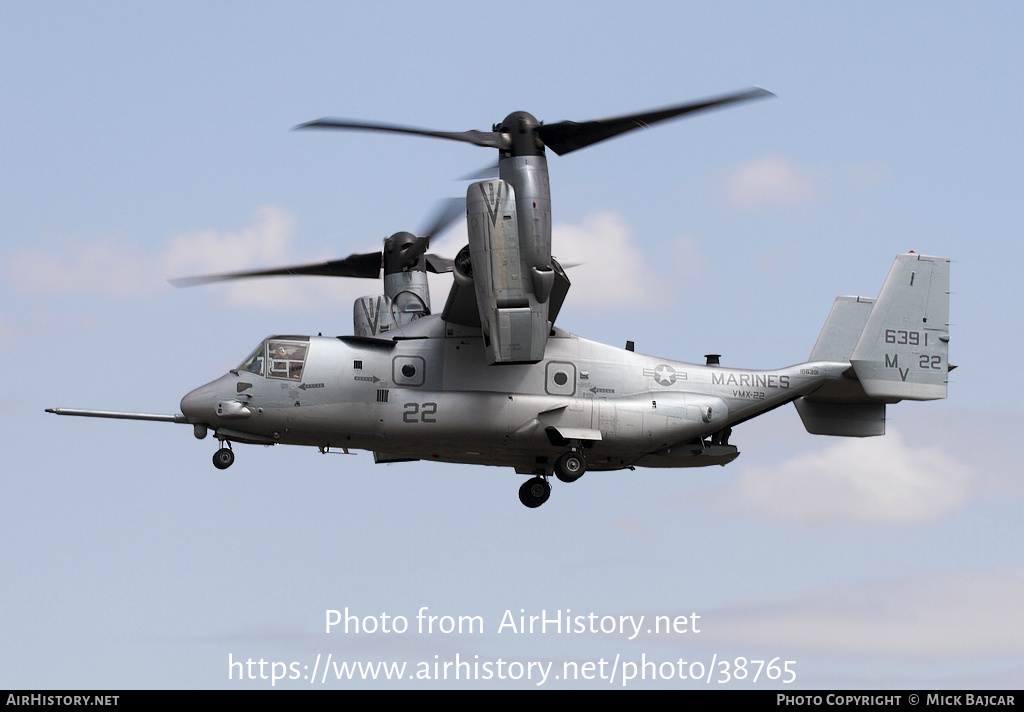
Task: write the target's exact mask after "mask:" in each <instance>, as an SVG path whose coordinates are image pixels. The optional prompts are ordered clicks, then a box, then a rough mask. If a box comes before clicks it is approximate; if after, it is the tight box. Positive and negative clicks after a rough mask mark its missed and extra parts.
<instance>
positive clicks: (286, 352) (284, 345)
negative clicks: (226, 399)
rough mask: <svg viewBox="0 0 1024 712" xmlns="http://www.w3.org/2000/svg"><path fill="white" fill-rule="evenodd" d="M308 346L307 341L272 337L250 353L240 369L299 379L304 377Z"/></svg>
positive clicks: (261, 374)
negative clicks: (303, 370) (303, 371)
mask: <svg viewBox="0 0 1024 712" xmlns="http://www.w3.org/2000/svg"><path fill="white" fill-rule="evenodd" d="M308 347H309V344H308V343H307V342H306V341H297V340H292V339H288V338H273V337H272V338H269V339H267V340H266V341H264V342H263V343H262V344H260V345H259V347H257V349H256V350H255V351H253V352H252V353H251V354H249V357H248V358H247V359H245V361H243V362H242V365H241V366H239V367H238V370H239V372H241V371H245V372H247V373H253V374H255V375H257V376H266V377H267V378H281V379H287V380H290V381H298V380H301V379H302V367H303V366H304V365H305V363H306V350H307V349H308Z"/></svg>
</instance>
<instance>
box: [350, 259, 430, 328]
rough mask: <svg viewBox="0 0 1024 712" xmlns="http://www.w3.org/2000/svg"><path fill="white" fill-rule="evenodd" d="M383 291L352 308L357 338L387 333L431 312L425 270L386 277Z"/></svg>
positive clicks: (363, 298)
mask: <svg viewBox="0 0 1024 712" xmlns="http://www.w3.org/2000/svg"><path fill="white" fill-rule="evenodd" d="M384 292H385V293H384V294H381V295H374V296H369V297H360V298H359V299H357V300H356V302H355V304H354V305H353V306H352V325H353V329H354V331H353V333H354V334H355V335H356V336H379V335H381V334H386V333H388V332H389V331H391V330H392V329H395V328H397V327H399V326H403V325H405V324H408V323H409V322H411V321H413V320H415V319H419V318H420V317H422V316H426V315H427V314H429V313H430V289H429V287H428V285H427V273H426V272H424V271H423V270H409V271H406V272H395V273H393V274H385V275H384Z"/></svg>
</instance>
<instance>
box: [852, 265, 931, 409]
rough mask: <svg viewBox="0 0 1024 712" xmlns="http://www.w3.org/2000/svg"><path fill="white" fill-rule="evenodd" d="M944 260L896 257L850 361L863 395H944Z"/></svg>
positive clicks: (889, 398)
mask: <svg viewBox="0 0 1024 712" xmlns="http://www.w3.org/2000/svg"><path fill="white" fill-rule="evenodd" d="M948 344H949V260H948V259H946V258H945V257H926V256H924V255H916V254H913V253H911V254H906V255H899V256H898V257H897V258H896V262H895V263H894V264H893V266H892V269H891V270H890V271H889V276H888V278H886V280H885V284H884V285H883V286H882V292H881V293H880V294H879V295H878V299H877V300H876V301H875V304H874V307H873V308H872V309H871V314H870V316H869V317H868V320H867V324H866V325H865V326H864V331H863V332H862V333H861V335H860V339H858V340H857V345H856V346H855V347H854V349H853V354H852V356H851V357H850V363H851V364H852V365H853V370H854V371H855V372H856V374H857V379H858V380H859V381H860V383H861V386H862V387H863V388H864V392H865V393H866V394H867V395H868V396H870V397H871V398H872V399H878V400H882V401H886V402H895V401H898V400H902V399H908V400H935V399H939V398H945V397H946V384H947V381H948V378H949V376H948V374H949V361H948V358H947V355H948V351H949V345H948Z"/></svg>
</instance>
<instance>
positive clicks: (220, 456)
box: [213, 440, 235, 470]
mask: <svg viewBox="0 0 1024 712" xmlns="http://www.w3.org/2000/svg"><path fill="white" fill-rule="evenodd" d="M234 461H235V453H234V452H232V450H231V443H230V442H228V441H226V440H222V441H221V443H220V450H218V451H217V452H215V453H213V466H214V467H216V468H217V469H218V470H226V469H228V468H229V467H231V463H233V462H234Z"/></svg>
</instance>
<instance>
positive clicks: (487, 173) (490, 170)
mask: <svg viewBox="0 0 1024 712" xmlns="http://www.w3.org/2000/svg"><path fill="white" fill-rule="evenodd" d="M497 177H498V164H497V163H492V164H491V165H489V166H485V167H484V168H480V169H479V170H475V171H473V172H472V173H467V174H466V175H464V176H459V178H458V180H486V179H489V178H497Z"/></svg>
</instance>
